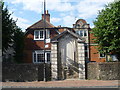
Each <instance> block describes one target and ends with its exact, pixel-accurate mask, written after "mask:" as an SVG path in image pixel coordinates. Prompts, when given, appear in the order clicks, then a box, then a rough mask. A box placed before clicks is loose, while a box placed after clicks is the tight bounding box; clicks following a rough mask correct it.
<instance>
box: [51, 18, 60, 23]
mask: <svg viewBox="0 0 120 90" xmlns="http://www.w3.org/2000/svg"><path fill="white" fill-rule="evenodd" d="M60 21H61V18H55V17H53V18H51V22H52V23H56V22H60Z"/></svg>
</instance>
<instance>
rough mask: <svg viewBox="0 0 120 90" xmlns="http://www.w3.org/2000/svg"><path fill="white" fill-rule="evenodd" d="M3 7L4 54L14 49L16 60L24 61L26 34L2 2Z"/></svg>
mask: <svg viewBox="0 0 120 90" xmlns="http://www.w3.org/2000/svg"><path fill="white" fill-rule="evenodd" d="M0 3H2V4H1V7H2V53H6V51H7V49H8V48H13V49H14V60H15V61H16V62H21V61H22V57H23V56H22V55H23V46H24V43H23V42H24V41H23V38H24V33H23V32H22V30H21V28H19V27H18V26H17V25H16V21H15V20H13V18H11V14H10V13H9V11H8V9H7V7H4V2H0Z"/></svg>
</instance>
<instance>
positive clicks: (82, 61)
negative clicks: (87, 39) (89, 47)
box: [78, 43, 85, 79]
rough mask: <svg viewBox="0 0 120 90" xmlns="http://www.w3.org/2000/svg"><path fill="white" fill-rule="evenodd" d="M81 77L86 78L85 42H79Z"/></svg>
mask: <svg viewBox="0 0 120 90" xmlns="http://www.w3.org/2000/svg"><path fill="white" fill-rule="evenodd" d="M78 64H79V78H80V79H85V47H84V43H78Z"/></svg>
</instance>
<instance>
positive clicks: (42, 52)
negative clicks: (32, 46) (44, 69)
mask: <svg viewBox="0 0 120 90" xmlns="http://www.w3.org/2000/svg"><path fill="white" fill-rule="evenodd" d="M35 53H36V62H35V60H34V54H35ZM47 53H50V52H48V51H46V52H45V63H50V61H49V62H47ZM37 54H44V51H42V50H36V51H34V52H33V63H44V61H43V62H38V58H37ZM50 60H51V53H50Z"/></svg>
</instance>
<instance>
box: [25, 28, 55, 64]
mask: <svg viewBox="0 0 120 90" xmlns="http://www.w3.org/2000/svg"><path fill="white" fill-rule="evenodd" d="M55 36H57V33H56V31H55V30H53V29H51V31H50V38H51V39H52V38H53V37H55ZM24 42H25V47H24V62H25V63H32V52H33V51H34V50H43V49H44V41H40V40H34V30H29V31H28V33H26V35H25V39H24ZM47 45H49V47H48V48H46V50H51V43H47Z"/></svg>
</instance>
